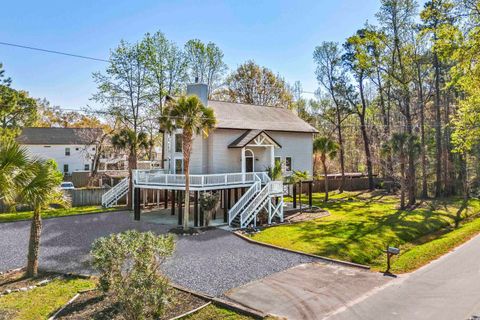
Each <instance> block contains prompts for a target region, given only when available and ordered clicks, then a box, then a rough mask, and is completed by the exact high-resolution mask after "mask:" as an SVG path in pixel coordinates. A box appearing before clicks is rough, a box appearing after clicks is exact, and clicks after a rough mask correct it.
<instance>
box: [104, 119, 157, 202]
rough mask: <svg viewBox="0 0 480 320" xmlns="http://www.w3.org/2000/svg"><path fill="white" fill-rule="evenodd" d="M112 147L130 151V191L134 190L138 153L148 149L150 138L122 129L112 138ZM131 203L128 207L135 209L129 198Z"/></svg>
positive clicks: (143, 134)
mask: <svg viewBox="0 0 480 320" xmlns="http://www.w3.org/2000/svg"><path fill="white" fill-rule="evenodd" d="M112 145H113V146H114V147H115V148H117V149H120V150H126V151H128V171H129V177H130V178H129V179H130V181H129V190H132V188H133V180H132V179H133V177H132V170H134V169H136V168H137V157H138V152H139V151H140V150H142V149H147V148H148V145H149V141H148V136H147V134H146V133H145V132H140V133H138V134H137V133H135V131H133V130H130V129H126V128H125V129H121V130H120V131H119V132H118V133H115V134H114V135H113V136H112ZM127 199H128V201H129V202H130V203H127V207H128V206H129V205H130V206H131V208H132V209H133V202H132V201H131V198H130V197H127Z"/></svg>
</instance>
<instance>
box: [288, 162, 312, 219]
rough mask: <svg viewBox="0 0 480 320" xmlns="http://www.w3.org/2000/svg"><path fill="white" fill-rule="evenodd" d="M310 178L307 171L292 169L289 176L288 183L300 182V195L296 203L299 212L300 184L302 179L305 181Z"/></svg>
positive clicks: (300, 199)
mask: <svg viewBox="0 0 480 320" xmlns="http://www.w3.org/2000/svg"><path fill="white" fill-rule="evenodd" d="M308 179H310V175H309V174H308V171H299V170H298V171H297V170H294V171H293V173H292V175H291V176H290V177H289V180H290V183H293V184H294V185H295V184H297V183H299V184H300V197H299V199H298V203H299V205H300V212H302V193H303V190H302V184H303V181H306V180H308Z"/></svg>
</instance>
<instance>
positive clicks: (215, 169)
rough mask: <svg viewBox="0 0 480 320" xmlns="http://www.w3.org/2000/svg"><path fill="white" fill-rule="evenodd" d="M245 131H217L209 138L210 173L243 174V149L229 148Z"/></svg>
mask: <svg viewBox="0 0 480 320" xmlns="http://www.w3.org/2000/svg"><path fill="white" fill-rule="evenodd" d="M244 132H245V130H229V129H217V130H215V131H213V132H212V133H211V134H210V135H209V136H208V173H228V172H241V171H242V165H241V149H238V148H228V145H229V144H230V143H232V142H233V141H234V140H235V139H237V138H238V137H239V136H240V135H241V134H242V133H244Z"/></svg>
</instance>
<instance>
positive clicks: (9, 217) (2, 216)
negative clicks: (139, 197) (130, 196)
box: [0, 206, 119, 223]
mask: <svg viewBox="0 0 480 320" xmlns="http://www.w3.org/2000/svg"><path fill="white" fill-rule="evenodd" d="M115 210H119V208H118V207H112V208H103V207H102V206H83V207H72V208H58V209H54V208H51V209H46V210H43V211H42V218H43V219H48V218H57V217H65V216H71V215H76V214H90V213H99V212H105V211H115ZM32 217H33V211H22V212H11V213H0V223H2V222H13V221H18V220H28V219H31V218H32Z"/></svg>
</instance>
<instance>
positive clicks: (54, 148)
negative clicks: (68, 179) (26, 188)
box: [17, 128, 102, 175]
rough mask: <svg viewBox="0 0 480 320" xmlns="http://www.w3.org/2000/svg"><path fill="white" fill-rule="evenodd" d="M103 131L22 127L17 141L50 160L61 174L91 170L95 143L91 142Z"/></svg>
mask: <svg viewBox="0 0 480 320" xmlns="http://www.w3.org/2000/svg"><path fill="white" fill-rule="evenodd" d="M101 134H102V130H101V129H93V128H23V130H22V133H21V134H20V136H18V137H17V141H18V143H20V144H21V145H23V146H24V147H25V148H26V149H27V150H28V152H29V153H30V154H31V155H33V156H36V157H39V158H42V159H53V160H55V162H57V164H58V169H59V170H60V171H61V172H62V173H63V174H66V175H68V174H71V173H72V172H75V171H90V170H91V166H92V159H93V156H94V155H95V152H96V146H95V145H94V144H93V142H92V141H94V140H95V138H96V137H98V136H99V135H101Z"/></svg>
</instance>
